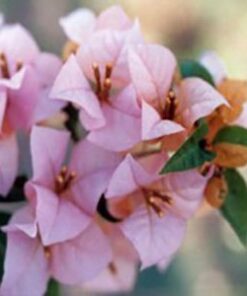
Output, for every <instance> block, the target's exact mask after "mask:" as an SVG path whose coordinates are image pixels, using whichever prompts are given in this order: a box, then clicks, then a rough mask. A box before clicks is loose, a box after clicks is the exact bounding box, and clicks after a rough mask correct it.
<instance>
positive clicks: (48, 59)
mask: <svg viewBox="0 0 247 296" xmlns="http://www.w3.org/2000/svg"><path fill="white" fill-rule="evenodd" d="M61 66H62V62H61V60H60V59H59V58H58V57H57V56H55V55H53V54H50V53H42V54H41V55H40V57H39V59H38V60H37V62H36V64H35V67H36V70H37V75H38V77H39V80H40V83H41V87H42V88H41V90H40V94H39V100H38V104H37V106H36V108H35V112H34V116H33V122H34V124H35V123H37V122H40V121H43V120H46V119H48V118H50V117H51V116H53V115H55V114H56V113H57V112H58V111H59V110H61V109H62V108H63V107H64V105H65V104H66V102H64V101H60V100H51V99H50V91H51V85H52V84H53V82H54V80H55V78H56V76H57V74H58V72H59V70H60V69H61Z"/></svg>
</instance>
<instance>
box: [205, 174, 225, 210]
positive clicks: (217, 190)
mask: <svg viewBox="0 0 247 296" xmlns="http://www.w3.org/2000/svg"><path fill="white" fill-rule="evenodd" d="M227 191H228V188H227V184H226V181H225V179H224V177H223V176H213V177H212V178H211V179H210V180H209V182H208V184H207V187H206V189H205V197H206V200H207V202H208V203H209V204H210V205H211V206H212V207H213V208H220V207H221V206H222V205H223V203H224V200H225V198H226V195H227Z"/></svg>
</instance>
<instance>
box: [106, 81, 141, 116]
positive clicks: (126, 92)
mask: <svg viewBox="0 0 247 296" xmlns="http://www.w3.org/2000/svg"><path fill="white" fill-rule="evenodd" d="M111 104H112V106H113V107H114V108H116V109H118V110H120V111H121V112H123V113H126V114H129V115H132V116H135V117H139V116H140V114H141V108H140V105H139V103H138V101H137V94H136V91H135V89H134V87H133V85H132V84H130V85H128V86H126V87H125V88H124V89H123V90H122V91H121V92H120V93H119V94H118V95H116V96H115V97H113V99H112V101H111Z"/></svg>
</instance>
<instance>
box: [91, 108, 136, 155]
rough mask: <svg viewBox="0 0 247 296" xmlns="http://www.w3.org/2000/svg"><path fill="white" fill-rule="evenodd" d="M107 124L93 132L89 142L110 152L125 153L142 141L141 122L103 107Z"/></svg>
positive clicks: (115, 110)
mask: <svg viewBox="0 0 247 296" xmlns="http://www.w3.org/2000/svg"><path fill="white" fill-rule="evenodd" d="M103 112H104V116H105V118H106V124H105V126H104V127H102V128H99V129H97V130H94V131H91V132H90V134H89V135H88V140H89V141H90V142H92V143H94V144H96V145H98V146H100V147H102V148H105V149H107V150H110V151H115V152H119V151H124V150H127V149H130V148H132V147H133V146H134V145H135V144H137V143H138V142H140V141H141V120H140V118H138V117H135V116H131V115H128V114H126V113H123V112H120V111H119V110H117V109H115V108H112V107H110V106H109V105H106V104H105V105H104V106H103Z"/></svg>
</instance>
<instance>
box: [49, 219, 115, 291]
mask: <svg viewBox="0 0 247 296" xmlns="http://www.w3.org/2000/svg"><path fill="white" fill-rule="evenodd" d="M51 252H52V256H51V274H52V276H53V277H54V278H55V279H57V280H58V281H61V282H62V283H64V284H69V285H75V284H82V283H83V282H85V281H89V280H91V279H93V278H94V277H95V276H97V275H98V274H99V273H100V272H101V271H102V270H104V268H106V266H107V265H108V264H109V263H110V261H111V259H112V252H111V248H110V245H109V242H108V241H107V239H106V237H105V235H104V234H103V232H102V231H101V230H100V228H99V227H98V226H97V225H96V224H95V223H92V224H91V225H90V226H89V227H88V228H87V229H86V230H85V231H83V232H82V233H81V234H80V235H79V236H78V237H76V238H75V239H73V240H69V241H67V242H64V243H62V244H55V245H53V246H52V248H51ZM61 267H62V268H61Z"/></svg>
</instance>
